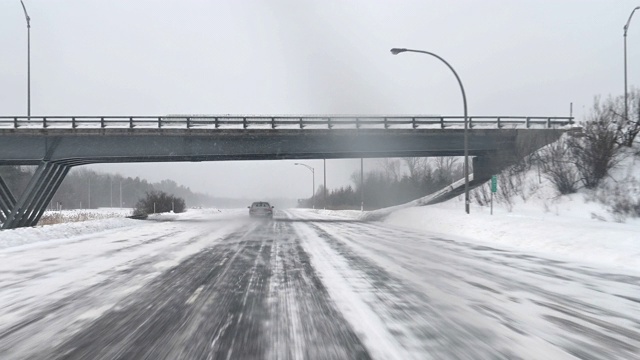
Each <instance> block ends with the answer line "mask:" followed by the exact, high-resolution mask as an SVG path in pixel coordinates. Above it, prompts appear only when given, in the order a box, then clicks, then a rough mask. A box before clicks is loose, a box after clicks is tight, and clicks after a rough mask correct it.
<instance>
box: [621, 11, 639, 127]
mask: <svg viewBox="0 0 640 360" xmlns="http://www.w3.org/2000/svg"><path fill="white" fill-rule="evenodd" d="M636 10H640V6H636V7H635V9H633V11H631V15H629V20H627V23H626V24H625V25H624V121H628V120H629V109H628V107H629V105H627V96H628V95H627V30H629V23H630V22H631V18H632V17H633V13H634V12H636Z"/></svg>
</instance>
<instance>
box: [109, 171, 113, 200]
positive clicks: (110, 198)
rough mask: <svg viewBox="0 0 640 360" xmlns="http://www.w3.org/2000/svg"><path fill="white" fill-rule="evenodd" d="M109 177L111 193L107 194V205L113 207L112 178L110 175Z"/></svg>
mask: <svg viewBox="0 0 640 360" xmlns="http://www.w3.org/2000/svg"><path fill="white" fill-rule="evenodd" d="M110 179H111V195H110V196H109V207H111V208H112V207H113V178H112V177H110Z"/></svg>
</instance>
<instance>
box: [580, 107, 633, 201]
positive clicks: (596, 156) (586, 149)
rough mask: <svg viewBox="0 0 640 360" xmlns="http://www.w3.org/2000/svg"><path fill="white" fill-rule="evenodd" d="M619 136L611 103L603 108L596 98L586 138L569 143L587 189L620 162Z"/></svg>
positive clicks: (593, 186) (582, 136)
mask: <svg viewBox="0 0 640 360" xmlns="http://www.w3.org/2000/svg"><path fill="white" fill-rule="evenodd" d="M619 135H620V131H619V126H618V125H617V124H616V119H615V114H614V112H613V111H612V109H611V107H610V103H609V102H607V103H605V104H604V105H602V104H601V103H600V101H599V99H596V101H595V103H594V106H593V110H592V112H591V114H590V117H589V119H588V120H587V121H586V122H585V123H584V124H583V129H582V135H581V136H579V137H578V136H576V137H571V138H569V140H568V141H569V142H568V145H569V147H570V148H571V154H572V156H573V158H574V162H575V165H576V167H577V168H578V172H579V174H580V177H581V181H582V183H583V184H584V186H585V187H586V188H587V189H593V188H595V187H596V186H598V184H599V183H600V181H602V179H604V178H605V176H607V175H608V173H609V170H611V169H612V168H613V167H614V166H615V165H616V164H617V163H618V162H619V157H618V156H617V155H618V154H619V153H620V147H619V144H620V137H619Z"/></svg>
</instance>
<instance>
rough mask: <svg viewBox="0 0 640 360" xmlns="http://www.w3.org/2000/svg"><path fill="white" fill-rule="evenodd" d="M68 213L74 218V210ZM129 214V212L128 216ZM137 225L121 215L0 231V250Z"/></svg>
mask: <svg viewBox="0 0 640 360" xmlns="http://www.w3.org/2000/svg"><path fill="white" fill-rule="evenodd" d="M127 210H128V209H127ZM86 212H87V211H85V213H86ZM96 212H97V213H104V211H101V210H96ZM66 213H67V214H68V215H69V216H73V210H68V211H66ZM128 213H129V211H128V212H127V215H128ZM137 223H138V221H137V220H131V219H127V218H125V215H121V216H120V217H111V218H107V219H105V218H99V219H97V220H87V221H72V222H66V223H60V224H52V225H43V226H34V227H26V228H19V229H10V230H2V231H0V249H5V248H8V247H13V246H19V245H26V244H30V243H34V242H40V241H50V240H59V239H68V238H71V237H74V236H81V235H86V234H92V233H97V232H100V231H105V230H110V229H117V228H122V227H125V226H134V225H136V224H137Z"/></svg>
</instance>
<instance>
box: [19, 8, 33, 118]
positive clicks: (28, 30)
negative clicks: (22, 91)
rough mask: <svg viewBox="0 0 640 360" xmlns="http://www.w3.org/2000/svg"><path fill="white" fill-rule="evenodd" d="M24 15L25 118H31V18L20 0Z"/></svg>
mask: <svg viewBox="0 0 640 360" xmlns="http://www.w3.org/2000/svg"><path fill="white" fill-rule="evenodd" d="M20 3H21V4H22V10H24V17H25V19H27V120H31V18H30V17H29V14H27V7H26V6H24V2H23V1H22V0H20Z"/></svg>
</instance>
